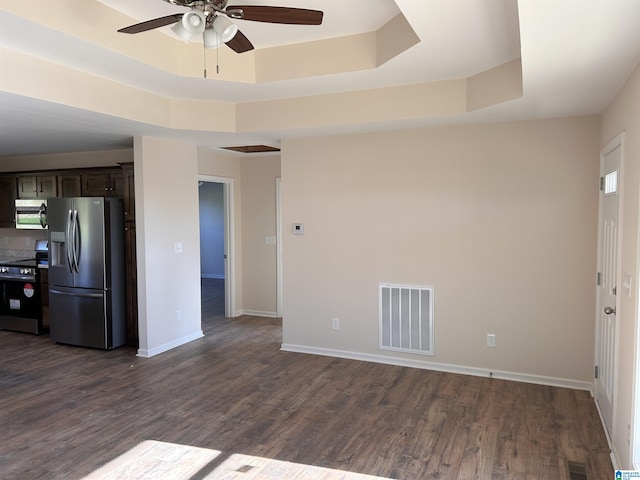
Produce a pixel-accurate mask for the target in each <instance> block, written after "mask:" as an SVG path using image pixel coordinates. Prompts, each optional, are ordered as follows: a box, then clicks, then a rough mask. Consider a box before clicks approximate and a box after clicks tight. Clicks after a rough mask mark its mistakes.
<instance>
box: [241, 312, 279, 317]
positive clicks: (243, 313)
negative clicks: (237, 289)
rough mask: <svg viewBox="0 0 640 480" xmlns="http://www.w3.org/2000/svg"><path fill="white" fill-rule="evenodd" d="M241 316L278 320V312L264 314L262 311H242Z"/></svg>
mask: <svg viewBox="0 0 640 480" xmlns="http://www.w3.org/2000/svg"><path fill="white" fill-rule="evenodd" d="M239 315H251V316H254V317H269V318H278V317H279V315H278V314H277V312H263V311H261V310H241V311H240V313H239Z"/></svg>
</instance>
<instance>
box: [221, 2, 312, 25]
mask: <svg viewBox="0 0 640 480" xmlns="http://www.w3.org/2000/svg"><path fill="white" fill-rule="evenodd" d="M227 10H242V16H240V17H236V16H235V15H230V16H231V17H232V18H238V19H241V20H251V21H253V22H267V23H288V24H291V25H320V24H321V23H322V16H323V15H324V13H323V12H321V11H320V10H308V9H306V8H290V7H269V6H261V5H233V6H229V7H227Z"/></svg>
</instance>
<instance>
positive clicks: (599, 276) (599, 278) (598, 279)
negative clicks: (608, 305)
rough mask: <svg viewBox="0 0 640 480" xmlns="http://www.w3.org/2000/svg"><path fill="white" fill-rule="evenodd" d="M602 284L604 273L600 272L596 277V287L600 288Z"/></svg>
mask: <svg viewBox="0 0 640 480" xmlns="http://www.w3.org/2000/svg"><path fill="white" fill-rule="evenodd" d="M601 284H602V273H600V272H598V274H597V275H596V285H597V286H600V285H601Z"/></svg>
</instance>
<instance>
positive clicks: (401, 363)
mask: <svg viewBox="0 0 640 480" xmlns="http://www.w3.org/2000/svg"><path fill="white" fill-rule="evenodd" d="M280 350H282V351H284V352H295V353H308V354H310V355H322V356H325V357H336V358H346V359H349V360H360V361H363V362H374V363H383V364H385V365H395V366H398V367H410V368H421V369H423V370H434V371H437V372H447V373H459V374H462V375H473V376H476V377H491V378H498V379H501V380H511V381H514V382H524V383H534V384H537V385H549V386H551V387H563V388H572V389H575V390H587V391H591V389H592V386H593V384H592V383H591V382H583V381H580V380H571V379H568V378H557V377H546V376H543V375H531V374H528V373H518V372H508V371H503V370H489V369H486V368H477V367H467V366H463V365H453V364H447V363H437V362H429V361H424V360H411V359H406V358H399V357H390V356H386V355H376V354H372V353H360V352H349V351H344V350H333V349H330V348H320V347H309V346H305V345H292V344H288V343H283V344H282V345H281V346H280Z"/></svg>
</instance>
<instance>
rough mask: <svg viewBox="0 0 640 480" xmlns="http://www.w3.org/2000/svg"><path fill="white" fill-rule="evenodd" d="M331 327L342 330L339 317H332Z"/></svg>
mask: <svg viewBox="0 0 640 480" xmlns="http://www.w3.org/2000/svg"><path fill="white" fill-rule="evenodd" d="M331 328H333V329H334V330H340V319H339V318H332V319H331Z"/></svg>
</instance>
